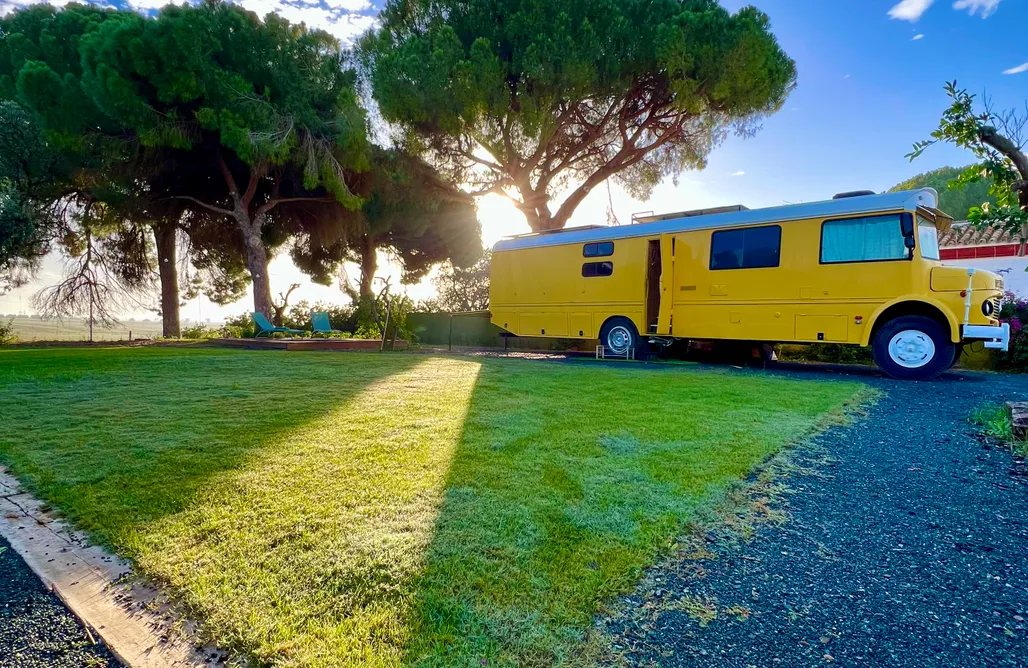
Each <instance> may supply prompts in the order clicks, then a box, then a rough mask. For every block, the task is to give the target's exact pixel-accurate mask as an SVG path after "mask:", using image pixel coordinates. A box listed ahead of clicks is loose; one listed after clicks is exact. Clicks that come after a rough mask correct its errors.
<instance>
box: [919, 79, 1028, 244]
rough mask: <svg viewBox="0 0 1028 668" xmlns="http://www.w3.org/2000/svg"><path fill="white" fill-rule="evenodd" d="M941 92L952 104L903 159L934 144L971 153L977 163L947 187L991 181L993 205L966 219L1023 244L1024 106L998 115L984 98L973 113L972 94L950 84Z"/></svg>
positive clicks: (1026, 228)
mask: <svg viewBox="0 0 1028 668" xmlns="http://www.w3.org/2000/svg"><path fill="white" fill-rule="evenodd" d="M946 94H947V95H949V97H950V99H951V100H952V101H953V102H952V104H951V105H950V106H949V108H948V109H947V110H946V111H945V113H943V115H942V120H941V121H940V122H939V127H938V128H937V129H936V130H935V131H934V132H932V135H931V136H932V138H931V139H928V140H925V141H919V142H917V143H915V144H914V148H913V151H911V152H910V153H909V154H907V157H908V158H910V159H911V160H914V159H915V158H918V157H919V156H921V154H922V153H924V152H925V150H926V149H928V148H929V147H931V146H933V145H935V144H937V143H939V142H945V143H950V144H954V145H956V146H959V147H961V148H965V149H967V150H969V151H971V153H972V154H974V156H975V157H976V158H977V159H978V160H979V163H978V164H976V165H972V166H970V167H968V168H967V169H965V170H964V171H963V173H961V174H960V175H959V176H958V177H957V178H956V179H955V180H954V181H953V182H952V183H951V186H952V187H962V186H965V185H967V184H970V183H977V182H979V181H982V180H988V179H991V180H992V183H991V185H990V186H989V195H990V196H991V197H993V198H994V199H995V203H991V202H984V203H982V205H981V206H978V207H972V208H971V210H970V211H969V212H968V220H970V221H971V222H972V223H974V224H976V225H978V226H982V227H984V226H986V225H992V226H994V227H998V228H1000V229H1003V230H1007V231H1009V232H1010V233H1011V234H1012V235H1013V236H1015V237H1016V238H1017V239H1018V240H1019V241H1020V242H1021V243H1022V245H1023V244H1024V243H1025V241H1028V156H1026V155H1025V153H1024V147H1025V128H1026V126H1028V103H1026V104H1025V110H1024V112H1021V111H1018V110H1012V109H1011V110H1005V111H998V110H996V109H995V108H994V107H993V104H992V100H991V99H989V98H988V97H986V98H985V99H984V100H983V101H982V104H981V109H980V110H977V109H976V96H975V95H972V94H971V93H968V92H967V90H966V89H963V88H958V87H957V82H956V81H953V82H950V83H947V84H946Z"/></svg>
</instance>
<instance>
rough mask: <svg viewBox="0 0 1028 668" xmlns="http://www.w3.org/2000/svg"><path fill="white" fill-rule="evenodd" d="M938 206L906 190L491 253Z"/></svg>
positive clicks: (519, 240)
mask: <svg viewBox="0 0 1028 668" xmlns="http://www.w3.org/2000/svg"><path fill="white" fill-rule="evenodd" d="M938 202H939V194H938V193H937V192H936V191H935V190H933V189H932V188H921V189H919V190H905V191H901V192H895V193H884V194H881V195H863V196H860V197H846V198H843V199H833V200H827V201H824V202H810V203H806V204H790V205H787V206H775V207H768V208H764V209H752V210H749V211H732V212H729V213H716V214H711V215H707V216H692V217H686V218H672V219H669V220H661V221H657V222H653V223H638V224H635V225H623V226H619V227H602V228H600V229H595V228H594V229H583V230H580V231H576V230H575V229H574V228H570V229H568V230H566V231H562V232H556V233H550V234H528V235H522V236H518V237H508V238H505V239H501V240H500V241H498V242H497V243H496V245H495V246H494V247H493V250H494V251H506V250H517V249H522V248H540V247H544V246H563V245H565V244H579V243H589V242H591V241H611V240H616V239H629V238H632V237H648V236H659V235H661V234H672V233H676V232H689V231H693V230H704V229H719V228H725V227H742V226H746V225H760V224H769V223H784V222H788V221H791V220H804V219H808V218H837V217H840V216H855V215H861V214H868V213H875V212H878V211H889V210H896V209H900V210H903V211H911V212H913V211H916V210H917V207H919V206H924V207H929V208H932V209H934V208H937V207H938Z"/></svg>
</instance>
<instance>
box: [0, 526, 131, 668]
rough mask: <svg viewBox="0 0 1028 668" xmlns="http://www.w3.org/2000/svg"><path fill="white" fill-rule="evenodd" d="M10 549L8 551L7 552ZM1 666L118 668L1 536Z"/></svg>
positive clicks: (112, 659) (14, 667)
mask: <svg viewBox="0 0 1028 668" xmlns="http://www.w3.org/2000/svg"><path fill="white" fill-rule="evenodd" d="M3 548H6V549H3ZM0 550H2V551H0V667H2V668H35V667H37V666H38V667H40V668H42V667H46V668H50V667H54V668H57V667H62V666H68V667H69V668H71V667H75V668H78V667H79V666H95V667H103V666H111V667H113V666H120V665H121V664H120V663H118V661H117V660H116V659H115V658H114V656H113V655H112V654H111V653H110V652H108V651H107V649H106V648H105V647H103V646H102V645H94V644H93V643H92V642H91V641H90V640H89V637H88V636H87V635H86V631H85V629H84V628H83V627H82V625H81V624H80V623H79V621H78V619H76V618H75V616H74V615H72V614H71V613H70V612H68V610H67V608H65V607H64V605H63V604H62V603H61V602H60V601H59V600H58V599H57V597H56V596H54V595H53V594H52V593H50V592H49V591H48V590H47V589H46V587H44V586H43V583H42V582H41V581H40V580H39V578H37V577H36V575H35V573H33V572H32V571H31V570H29V567H28V566H26V565H25V562H24V561H22V559H21V557H19V556H18V555H17V554H16V553H15V552H14V550H12V549H10V545H9V544H8V543H7V542H6V541H4V539H3V538H0Z"/></svg>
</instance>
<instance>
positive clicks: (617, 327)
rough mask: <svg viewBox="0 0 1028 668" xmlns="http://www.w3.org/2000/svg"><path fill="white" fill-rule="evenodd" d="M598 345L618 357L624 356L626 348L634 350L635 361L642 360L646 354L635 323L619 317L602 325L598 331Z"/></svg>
mask: <svg viewBox="0 0 1028 668" xmlns="http://www.w3.org/2000/svg"><path fill="white" fill-rule="evenodd" d="M600 345H602V346H603V347H604V348H606V349H607V351H608V352H610V353H611V354H613V355H617V356H619V357H620V356H621V355H624V354H625V350H626V348H634V349H635V359H643V355H644V354H645V352H646V350H645V346H644V345H643V342H642V339H641V337H640V336H639V330H638V329H636V328H635V323H633V322H632V321H631V320H629V319H628V318H623V317H621V316H618V317H616V318H610V319H609V320H607V322H605V323H603V327H602V328H601V329H600Z"/></svg>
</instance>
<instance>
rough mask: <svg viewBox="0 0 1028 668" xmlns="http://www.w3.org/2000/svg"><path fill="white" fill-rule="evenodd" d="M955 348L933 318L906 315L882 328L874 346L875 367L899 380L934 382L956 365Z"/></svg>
mask: <svg viewBox="0 0 1028 668" xmlns="http://www.w3.org/2000/svg"><path fill="white" fill-rule="evenodd" d="M955 348H956V346H955V345H954V344H953V342H952V341H950V340H949V332H948V331H946V328H945V327H943V326H942V325H940V324H939V323H938V322H936V321H934V320H932V319H931V318H926V317H924V316H920V315H907V316H903V317H901V318H896V319H895V320H890V321H889V322H887V323H885V324H884V325H882V327H881V329H879V330H878V333H877V334H875V340H874V342H873V344H872V352H873V353H874V359H875V364H877V365H878V368H879V369H881V370H882V371H884V372H885V373H886V374H887V375H889V376H891V377H893V378H898V379H900V380H931V379H932V378H936V377H938V376H939V375H940V374H941V373H942V372H944V371H946V370H947V369H949V368H950V366H951V365H952V364H953V358H954V356H955V354H956V352H955Z"/></svg>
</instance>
